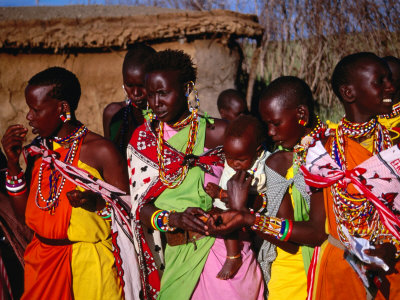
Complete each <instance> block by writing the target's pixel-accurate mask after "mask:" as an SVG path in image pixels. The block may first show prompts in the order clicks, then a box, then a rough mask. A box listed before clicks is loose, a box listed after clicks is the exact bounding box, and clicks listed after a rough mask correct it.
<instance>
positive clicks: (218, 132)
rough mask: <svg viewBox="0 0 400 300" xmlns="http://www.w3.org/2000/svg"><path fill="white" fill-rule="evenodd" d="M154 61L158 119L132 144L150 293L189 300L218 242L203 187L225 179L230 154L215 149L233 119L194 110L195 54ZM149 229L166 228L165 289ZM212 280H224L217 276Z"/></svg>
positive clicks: (168, 54) (152, 93) (152, 86)
mask: <svg viewBox="0 0 400 300" xmlns="http://www.w3.org/2000/svg"><path fill="white" fill-rule="evenodd" d="M149 61H150V63H149V66H148V73H147V75H146V90H147V93H148V101H149V105H150V107H151V109H152V110H153V112H154V113H155V116H156V117H157V119H156V120H154V119H153V121H149V122H147V123H145V124H144V125H143V126H141V127H140V128H138V129H137V130H136V131H135V132H134V134H133V136H132V139H131V142H130V145H129V146H128V164H129V166H130V171H129V174H130V184H131V197H132V201H133V207H135V206H136V207H137V209H136V219H137V221H136V224H135V227H136V232H137V234H138V238H139V239H138V243H139V245H140V249H139V251H140V252H141V253H140V254H141V255H140V258H141V259H142V260H141V263H142V270H143V274H142V275H143V285H144V292H145V295H144V296H145V298H146V299H154V298H156V297H157V295H158V298H159V299H189V298H191V297H192V296H193V297H195V296H194V295H195V293H196V286H200V285H201V284H200V282H199V278H200V274H201V273H202V270H203V267H204V265H205V263H206V260H207V257H208V254H209V252H210V249H211V247H212V246H213V244H214V238H211V237H207V236H205V234H206V229H207V227H206V226H205V223H204V222H203V221H202V218H204V216H205V213H204V211H208V210H210V209H211V207H212V199H211V197H210V196H208V195H207V193H206V192H205V191H204V186H205V185H206V184H207V183H208V182H211V181H212V182H214V183H218V180H219V176H220V174H221V172H222V167H223V156H221V155H220V151H219V150H220V149H218V148H217V149H214V148H216V147H217V146H220V145H221V144H222V141H223V136H224V131H225V127H226V123H225V122H224V121H221V120H218V119H209V118H205V117H202V116H199V115H198V114H197V108H196V107H193V108H192V109H191V110H190V109H189V105H188V97H189V96H190V94H191V92H193V93H196V92H195V91H194V82H195V80H196V69H195V67H194V66H193V63H192V61H191V59H190V57H189V56H188V55H186V54H185V53H183V52H182V51H173V50H166V51H161V52H159V53H157V54H155V55H154V56H153V57H151V59H150V60H149ZM213 149H214V150H213ZM207 150H208V151H207ZM204 151H207V152H205V153H203V152H204ZM202 153H203V154H202ZM199 155H200V156H199ZM212 174H213V175H212ZM146 228H152V229H154V230H156V231H157V232H159V231H163V232H167V233H166V238H167V243H168V244H167V246H166V249H165V269H164V273H163V276H162V280H161V290H160V291H159V283H158V280H159V279H158V278H159V273H158V271H159V269H163V268H164V265H161V266H160V267H159V268H157V267H156V262H157V261H155V260H154V258H153V255H152V252H153V253H156V252H160V251H161V250H160V247H159V246H157V245H154V244H153V241H151V240H150V239H149V236H147V239H143V235H144V234H146V232H147V229H146ZM222 260H225V257H223V258H222ZM157 263H158V264H159V262H157ZM200 280H202V279H200ZM212 280H218V279H216V278H215V275H214V276H213V278H212ZM226 282H228V281H221V283H220V285H219V287H220V291H219V292H220V293H224V292H226V291H228V292H229V285H226ZM216 292H217V291H216Z"/></svg>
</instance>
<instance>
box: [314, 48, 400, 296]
mask: <svg viewBox="0 0 400 300" xmlns="http://www.w3.org/2000/svg"><path fill="white" fill-rule="evenodd" d="M332 87H333V90H334V92H335V94H336V95H337V96H338V98H339V99H340V100H341V102H342V103H343V105H344V108H345V113H346V115H345V117H344V118H343V119H342V120H341V122H340V123H339V124H338V128H337V129H336V130H335V132H334V133H333V135H332V136H330V137H329V138H328V140H327V141H326V143H325V149H326V151H324V149H323V148H322V145H321V148H322V149H323V151H322V153H321V155H322V156H321V157H319V158H318V159H311V158H307V168H308V166H309V165H313V164H315V163H317V161H318V160H320V158H322V157H323V156H324V155H325V154H329V155H330V156H331V158H329V155H326V157H328V158H329V159H330V162H329V163H327V164H325V163H324V166H320V167H318V173H319V172H323V171H325V170H327V171H328V174H330V175H328V177H329V178H323V177H322V178H321V180H320V182H319V186H328V187H327V188H325V189H324V195H325V210H326V215H327V218H328V232H329V238H328V241H327V242H325V243H324V245H323V246H322V247H321V249H322V253H321V254H320V257H319V261H318V265H317V273H316V279H317V281H316V283H315V285H314V286H315V287H314V292H313V293H312V295H310V296H312V299H345V298H346V299H365V297H366V295H368V296H369V297H374V293H375V292H376V290H375V291H374V288H373V287H374V286H375V287H377V288H379V290H380V292H378V294H377V295H376V299H398V298H399V297H400V275H399V273H398V271H399V270H400V264H399V263H398V257H399V255H400V240H399V237H400V235H399V231H398V230H399V229H398V227H397V228H396V226H394V227H391V226H390V222H388V216H389V215H391V216H393V215H396V216H397V217H394V218H398V216H399V211H398V210H397V211H396V210H395V209H394V207H393V199H394V198H395V197H396V195H397V194H398V188H397V190H395V191H393V190H390V189H391V187H390V185H389V186H388V187H387V190H384V191H382V192H381V193H379V195H377V197H379V198H380V199H379V201H378V202H380V203H378V202H374V203H373V202H372V201H371V200H370V199H371V198H369V196H367V194H366V193H365V192H360V190H359V189H356V188H355V185H353V184H346V183H344V182H334V181H333V182H330V183H329V184H327V185H323V184H322V183H323V182H324V181H327V180H328V181H331V179H332V177H334V165H337V166H338V167H337V169H338V170H341V171H345V172H347V173H346V175H345V176H350V177H351V176H352V175H351V174H352V172H353V171H354V172H356V173H353V175H354V176H357V178H358V179H359V180H360V181H361V182H363V183H364V185H365V186H367V187H368V189H369V190H371V191H374V190H375V187H374V186H375V185H376V184H377V183H376V182H373V181H372V180H373V179H375V181H378V185H382V184H383V182H385V181H386V180H385V178H381V177H380V175H381V174H383V173H382V172H383V169H384V168H385V166H384V164H383V163H380V165H379V164H378V165H374V166H370V167H371V168H375V169H376V172H375V173H374V174H373V175H371V176H368V177H365V179H363V175H362V173H363V172H364V171H362V170H359V171H355V170H356V169H354V168H355V167H357V166H358V165H360V164H361V163H362V162H364V161H366V160H367V159H369V158H370V157H371V156H373V155H374V154H377V153H379V152H381V151H383V150H385V149H387V148H389V147H391V146H392V145H393V144H395V143H398V141H399V139H392V137H391V135H390V133H389V131H388V130H387V129H386V128H385V127H384V126H382V125H381V124H380V123H379V122H378V121H377V117H376V116H377V115H382V114H388V113H390V112H391V110H392V104H393V100H392V99H393V95H394V88H393V85H392V83H391V80H390V70H389V68H388V66H387V64H386V63H385V62H384V61H382V60H381V59H380V58H379V57H377V56H376V55H375V54H373V53H368V52H361V53H356V54H352V55H349V56H346V57H345V58H343V59H342V60H341V61H340V62H339V63H338V65H337V66H336V67H335V70H334V72H333V75H332ZM397 136H398V135H397ZM309 151H310V153H312V152H313V149H310V150H309ZM315 151H316V150H315ZM317 152H318V151H317ZM317 155H319V154H317ZM397 158H398V159H399V158H400V157H397ZM352 169H354V170H352ZM357 172H359V173H357ZM318 173H317V175H318ZM306 174H307V173H306ZM306 180H308V176H306ZM379 180H380V182H379ZM389 181H392V179H390V180H389ZM395 181H397V182H398V177H397V178H396V179H395V180H394V181H393V183H395ZM346 185H347V186H346ZM393 192H394V193H393ZM383 211H386V212H387V213H383ZM397 222H398V221H397ZM398 224H400V222H398ZM388 226H389V227H388ZM397 226H398V225H397ZM353 238H362V240H365V241H366V243H367V244H368V245H372V246H374V247H375V249H373V250H371V249H369V250H364V251H363V253H365V254H368V255H370V256H376V257H379V258H382V259H383V261H384V262H385V263H386V264H387V265H388V266H389V267H390V269H389V272H388V273H385V272H384V271H383V270H382V269H381V268H378V270H374V272H373V273H370V274H369V275H371V277H370V278H372V280H373V281H374V282H372V281H371V282H370V283H369V289H368V290H366V288H365V287H364V286H363V283H362V281H361V278H362V276H360V277H359V276H358V275H357V273H356V272H355V271H354V270H353V269H352V267H351V265H350V263H348V262H347V261H346V259H345V257H347V258H348V259H349V256H347V255H346V256H344V253H345V250H346V249H351V242H352V239H353ZM347 252H348V251H346V253H347ZM350 261H354V260H353V259H350ZM365 268H367V269H371V268H372V266H369V265H366V267H365ZM386 271H387V270H386ZM377 274H378V275H379V276H375V275H377ZM366 291H367V292H366ZM370 299H372V298H370Z"/></svg>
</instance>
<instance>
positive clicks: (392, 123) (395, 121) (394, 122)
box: [378, 115, 400, 129]
mask: <svg viewBox="0 0 400 300" xmlns="http://www.w3.org/2000/svg"><path fill="white" fill-rule="evenodd" d="M378 121H379V123H381V124H382V125H383V126H385V127H386V128H387V129H391V128H393V127H399V126H400V115H398V116H395V117H394V118H390V119H386V118H378Z"/></svg>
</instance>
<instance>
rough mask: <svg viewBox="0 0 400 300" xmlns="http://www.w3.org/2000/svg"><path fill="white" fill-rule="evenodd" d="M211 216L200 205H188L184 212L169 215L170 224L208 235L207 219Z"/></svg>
mask: <svg viewBox="0 0 400 300" xmlns="http://www.w3.org/2000/svg"><path fill="white" fill-rule="evenodd" d="M209 217H210V216H209V215H208V214H207V213H205V211H204V210H202V209H201V208H199V207H188V208H187V209H186V210H185V211H184V212H181V213H178V212H173V213H171V214H170V215H169V225H170V226H171V227H177V228H180V229H183V230H190V231H196V232H199V233H201V234H205V235H207V233H208V232H207V230H208V227H207V225H206V223H205V222H206V221H207V219H208V218H209Z"/></svg>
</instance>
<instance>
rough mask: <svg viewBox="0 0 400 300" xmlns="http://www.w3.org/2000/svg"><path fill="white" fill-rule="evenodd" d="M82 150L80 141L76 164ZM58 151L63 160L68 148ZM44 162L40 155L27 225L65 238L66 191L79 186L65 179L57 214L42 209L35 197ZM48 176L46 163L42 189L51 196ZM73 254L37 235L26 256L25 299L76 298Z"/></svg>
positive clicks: (51, 236)
mask: <svg viewBox="0 0 400 300" xmlns="http://www.w3.org/2000/svg"><path fill="white" fill-rule="evenodd" d="M80 149H81V144H79V147H78V149H77V151H76V154H75V158H74V161H73V165H77V162H78V159H79V152H80ZM55 151H56V152H58V153H60V155H61V157H60V160H64V158H65V156H66V155H67V152H68V149H65V148H63V147H60V148H58V149H57V150H55ZM41 161H42V160H41V159H40V158H39V159H37V160H36V162H35V164H34V167H33V170H32V180H31V185H30V192H29V196H28V201H27V205H26V212H25V220H26V224H27V225H28V226H29V227H30V228H32V229H33V230H34V231H35V232H36V233H37V234H39V235H40V236H42V237H45V238H49V239H66V238H68V236H67V230H68V226H69V221H70V217H71V209H72V207H71V205H70V204H69V201H68V198H67V196H66V192H68V191H71V190H74V189H75V187H76V185H75V184H73V183H71V182H70V181H68V180H65V184H64V188H63V190H62V192H61V195H60V197H59V200H58V201H59V202H58V206H57V207H56V209H55V213H54V214H50V213H49V211H44V210H41V209H39V208H38V207H37V206H36V202H35V198H36V191H37V188H38V176H39V169H40V164H41ZM49 176H50V169H49V167H48V166H43V174H42V183H41V191H42V194H43V196H44V197H48V195H49V193H50V190H49V189H50V187H49ZM59 184H60V183H59ZM38 197H40V196H39V195H38ZM71 254H72V245H65V246H49V245H46V244H43V243H42V242H40V241H39V240H38V239H37V238H36V237H34V238H33V240H32V242H31V243H30V244H29V245H28V247H27V248H26V250H25V255H24V259H25V287H24V294H23V296H22V299H23V300H24V299H29V300H33V299H73V292H72V276H71Z"/></svg>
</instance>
